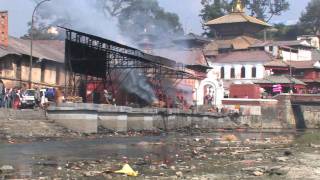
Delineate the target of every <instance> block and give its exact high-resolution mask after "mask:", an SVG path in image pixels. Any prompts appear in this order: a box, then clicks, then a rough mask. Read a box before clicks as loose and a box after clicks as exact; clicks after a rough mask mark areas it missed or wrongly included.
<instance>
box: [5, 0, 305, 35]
mask: <svg viewBox="0 0 320 180" xmlns="http://www.w3.org/2000/svg"><path fill="white" fill-rule="evenodd" d="M51 1H52V2H49V3H54V0H51ZM66 1H67V0H66ZM79 1H82V0H79ZM158 1H159V3H160V5H161V6H162V7H164V8H165V9H166V10H167V11H170V12H175V13H177V14H178V15H179V16H180V21H181V23H182V24H183V27H184V29H185V30H186V32H194V33H198V34H200V33H201V32H202V27H201V20H200V17H199V12H200V9H201V4H200V1H201V0H158ZM309 1H310V0H289V2H290V3H291V7H290V10H289V11H288V12H286V13H284V14H283V15H282V16H279V17H275V18H273V19H272V22H273V23H280V22H282V23H286V24H292V23H295V22H296V21H297V20H298V19H299V17H300V14H301V12H302V11H303V10H304V9H305V7H306V5H307V4H308V2H309ZM49 3H48V4H49ZM34 5H35V4H34V3H32V1H30V0H0V10H8V11H9V33H10V35H12V36H16V37H19V36H22V35H23V34H25V33H26V31H27V22H28V21H30V19H31V14H32V10H33V8H34ZM75 13H76V12H75Z"/></svg>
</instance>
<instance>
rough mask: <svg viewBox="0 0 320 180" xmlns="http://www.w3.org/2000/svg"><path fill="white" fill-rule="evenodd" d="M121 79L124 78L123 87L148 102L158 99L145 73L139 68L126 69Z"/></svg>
mask: <svg viewBox="0 0 320 180" xmlns="http://www.w3.org/2000/svg"><path fill="white" fill-rule="evenodd" d="M120 79H123V82H122V88H123V89H125V90H126V91H128V92H130V93H132V94H135V95H137V96H139V97H140V98H141V99H143V100H144V101H146V102H148V103H150V104H151V103H153V102H155V101H157V99H158V98H157V97H156V95H155V93H154V90H153V89H152V87H151V85H150V83H148V82H147V78H146V76H145V75H144V74H142V73H140V72H139V71H138V70H137V69H125V70H124V73H122V76H121V77H120Z"/></svg>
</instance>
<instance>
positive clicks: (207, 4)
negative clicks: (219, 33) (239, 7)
mask: <svg viewBox="0 0 320 180" xmlns="http://www.w3.org/2000/svg"><path fill="white" fill-rule="evenodd" d="M201 4H202V6H203V8H202V10H201V13H200V17H201V18H202V21H203V22H207V21H209V20H212V19H216V18H218V17H221V16H223V15H226V14H227V13H229V12H230V11H231V10H232V7H233V6H234V0H202V1H201ZM244 4H245V7H246V8H247V10H248V11H249V13H250V15H251V16H256V17H257V18H258V19H261V20H264V21H267V22H269V21H270V20H271V19H272V17H274V16H279V15H281V13H283V12H284V11H286V10H288V9H289V3H288V1H287V0H245V1H244ZM203 28H204V30H205V31H206V32H205V34H206V35H208V34H211V32H210V30H209V29H208V28H207V27H203Z"/></svg>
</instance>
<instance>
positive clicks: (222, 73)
mask: <svg viewBox="0 0 320 180" xmlns="http://www.w3.org/2000/svg"><path fill="white" fill-rule="evenodd" d="M220 78H221V79H224V67H221V70H220Z"/></svg>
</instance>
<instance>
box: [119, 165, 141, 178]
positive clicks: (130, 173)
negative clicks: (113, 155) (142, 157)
mask: <svg viewBox="0 0 320 180" xmlns="http://www.w3.org/2000/svg"><path fill="white" fill-rule="evenodd" d="M114 173H118V174H126V175H128V176H134V177H136V176H138V174H139V172H138V171H134V170H133V169H132V168H131V167H130V165H129V164H125V165H124V166H123V167H122V169H120V170H118V171H115V172H114Z"/></svg>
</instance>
